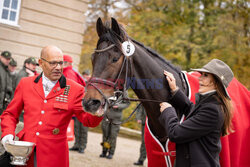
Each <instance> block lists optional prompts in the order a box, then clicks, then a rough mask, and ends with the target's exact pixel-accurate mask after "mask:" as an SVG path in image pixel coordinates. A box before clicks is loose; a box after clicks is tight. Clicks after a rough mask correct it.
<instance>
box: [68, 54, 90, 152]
mask: <svg viewBox="0 0 250 167" xmlns="http://www.w3.org/2000/svg"><path fill="white" fill-rule="evenodd" d="M72 64H73V59H72V57H71V56H69V55H63V75H64V76H65V77H66V78H69V79H72V80H73V81H75V82H77V83H78V84H80V85H82V86H83V87H85V86H86V84H85V81H84V79H83V78H82V77H81V76H80V74H79V73H78V72H77V71H75V70H74V69H73V66H72ZM73 119H74V135H75V143H74V145H73V147H71V148H70V149H69V150H71V151H78V152H79V153H84V150H85V149H86V147H87V142H88V127H86V126H83V124H82V123H81V122H80V121H79V120H78V119H76V118H75V117H73Z"/></svg>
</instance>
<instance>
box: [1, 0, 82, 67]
mask: <svg viewBox="0 0 250 167" xmlns="http://www.w3.org/2000/svg"><path fill="white" fill-rule="evenodd" d="M86 1H87V0H0V52H2V51H4V50H8V51H10V52H11V53H12V55H13V57H14V59H16V60H17V62H18V69H20V68H21V67H22V66H23V62H24V60H25V59H26V58H28V57H30V56H33V57H35V58H36V59H38V58H39V57H40V52H41V49H42V48H43V47H44V46H47V45H56V46H58V47H59V48H61V49H62V50H63V53H64V54H68V55H71V56H72V57H73V59H74V67H76V68H77V67H78V64H79V62H80V57H79V55H80V54H81V49H82V41H83V32H84V23H85V15H84V13H85V12H86V10H87V3H86Z"/></svg>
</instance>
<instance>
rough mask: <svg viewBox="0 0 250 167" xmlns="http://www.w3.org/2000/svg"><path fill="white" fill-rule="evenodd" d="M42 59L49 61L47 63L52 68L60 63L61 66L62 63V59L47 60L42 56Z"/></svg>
mask: <svg viewBox="0 0 250 167" xmlns="http://www.w3.org/2000/svg"><path fill="white" fill-rule="evenodd" d="M41 59H42V60H43V61H46V62H47V63H49V65H50V66H51V67H52V68H55V67H56V66H57V65H58V64H59V65H60V66H62V65H63V61H48V60H46V59H44V58H41Z"/></svg>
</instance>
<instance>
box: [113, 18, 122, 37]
mask: <svg viewBox="0 0 250 167" xmlns="http://www.w3.org/2000/svg"><path fill="white" fill-rule="evenodd" d="M111 21H112V25H111V29H112V30H113V31H114V32H116V34H117V35H121V30H120V27H119V24H118V22H117V21H116V19H114V18H113V17H111Z"/></svg>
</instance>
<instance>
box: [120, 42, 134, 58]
mask: <svg viewBox="0 0 250 167" xmlns="http://www.w3.org/2000/svg"><path fill="white" fill-rule="evenodd" d="M122 51H123V54H124V55H125V56H131V55H133V54H134V52H135V45H134V44H133V43H132V42H130V41H125V42H123V43H122Z"/></svg>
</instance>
